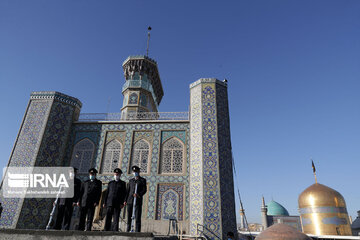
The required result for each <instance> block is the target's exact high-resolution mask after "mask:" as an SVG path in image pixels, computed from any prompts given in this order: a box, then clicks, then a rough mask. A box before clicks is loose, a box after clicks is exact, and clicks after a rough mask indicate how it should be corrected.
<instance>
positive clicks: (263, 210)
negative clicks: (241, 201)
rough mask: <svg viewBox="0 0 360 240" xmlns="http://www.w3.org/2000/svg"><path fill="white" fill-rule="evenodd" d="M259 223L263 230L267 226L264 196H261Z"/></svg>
mask: <svg viewBox="0 0 360 240" xmlns="http://www.w3.org/2000/svg"><path fill="white" fill-rule="evenodd" d="M261 223H262V225H263V228H264V230H265V229H266V228H267V227H268V222H267V207H266V205H265V199H264V196H263V197H262V204H261Z"/></svg>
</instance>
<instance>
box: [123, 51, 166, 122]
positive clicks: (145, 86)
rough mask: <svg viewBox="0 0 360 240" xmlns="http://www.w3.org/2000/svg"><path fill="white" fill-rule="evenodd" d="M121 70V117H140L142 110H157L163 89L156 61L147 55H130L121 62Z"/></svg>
mask: <svg viewBox="0 0 360 240" xmlns="http://www.w3.org/2000/svg"><path fill="white" fill-rule="evenodd" d="M123 70H124V76H125V84H124V86H123V88H122V94H123V96H124V102H123V107H122V108H121V113H122V118H123V119H124V118H125V119H139V118H140V119H141V118H142V117H143V113H144V112H155V113H156V112H158V106H159V104H160V102H161V99H162V97H163V96H164V91H163V88H162V85H161V80H160V75H159V71H158V67H157V63H156V62H155V61H154V60H153V59H151V58H149V57H147V56H143V55H140V56H130V57H128V58H127V59H126V60H125V61H124V63H123Z"/></svg>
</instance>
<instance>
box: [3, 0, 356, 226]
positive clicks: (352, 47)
mask: <svg viewBox="0 0 360 240" xmlns="http://www.w3.org/2000/svg"><path fill="white" fill-rule="evenodd" d="M359 13H360V1H358V0H353V1H351V0H347V1H343V0H338V1H331V0H324V1H319V0H317V1H314V0H301V1H300V0H298V1H288V0H283V1H280V0H272V1H269V0H263V1H260V0H258V1H257V0H248V1H244V0H242V1H240V0H239V1H216V2H215V1H213V2H211V1H168V0H161V1H160V0H157V1H145V0H144V1H133V0H132V1H118V0H107V1H92V0H61V1H60V0H59V1H47V0H42V1H37V0H31V1H28V0H24V1H20V0H2V1H1V2H0V81H1V85H0V86H1V94H0V113H1V125H0V127H1V128H0V132H1V134H0V167H3V166H5V165H6V163H7V161H8V159H9V156H10V153H11V149H12V147H13V144H14V141H15V138H16V136H17V133H18V130H19V127H20V124H21V120H22V117H23V115H24V112H25V109H26V106H27V103H28V100H29V95H30V92H31V91H60V92H63V93H65V94H69V95H71V96H74V97H77V98H79V99H80V100H81V101H82V103H83V108H82V112H106V111H107V109H109V111H110V112H119V111H120V108H121V105H122V95H121V87H122V84H123V82H124V79H123V72H122V68H121V64H122V62H123V60H125V59H126V57H127V56H128V55H133V54H144V53H145V51H146V34H147V31H146V29H147V27H148V25H151V26H152V28H153V30H152V38H151V43H150V45H151V47H150V56H151V57H152V58H154V59H156V60H157V61H158V65H159V70H160V75H161V80H162V83H163V87H164V91H165V96H164V98H163V101H162V103H161V105H160V111H163V112H165V111H187V110H188V105H189V84H190V83H192V82H194V81H196V80H197V79H199V78H201V77H216V78H218V79H224V78H227V79H228V81H229V103H230V114H231V137H232V146H233V153H234V157H235V161H236V167H237V169H238V173H239V177H238V179H236V185H237V186H238V187H239V189H240V191H241V194H242V199H243V203H244V207H245V211H246V213H247V216H248V219H249V221H250V222H254V221H256V222H260V204H261V196H262V195H264V197H265V199H266V200H267V201H270V200H271V199H272V198H273V199H274V200H276V201H278V202H279V203H281V204H283V205H284V206H285V207H286V208H287V209H288V210H289V212H290V214H297V198H298V195H299V194H300V193H301V192H302V191H303V190H304V189H305V188H306V187H307V186H309V185H311V184H312V183H313V182H314V178H313V175H312V169H311V162H310V158H311V157H312V158H313V159H314V161H315V163H316V167H317V170H318V180H319V182H320V183H323V184H326V185H328V186H330V187H332V188H334V189H336V190H338V191H339V192H341V193H342V194H343V196H344V197H345V199H346V201H347V205H348V211H349V214H350V215H351V216H353V217H355V216H356V211H357V210H360V204H359V203H360V191H359V190H358V185H359V184H358V183H359V169H360V147H359V144H360V94H359V92H360V91H359V90H360V89H359V88H360V81H359V77H360V14H359ZM109 99H110V105H109V107H108V101H109ZM237 203H238V202H237Z"/></svg>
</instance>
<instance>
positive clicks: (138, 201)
mask: <svg viewBox="0 0 360 240" xmlns="http://www.w3.org/2000/svg"><path fill="white" fill-rule="evenodd" d="M131 169H132V171H133V174H134V178H132V179H130V180H129V183H128V184H127V186H126V183H125V182H124V181H122V180H121V179H120V176H121V174H122V171H121V169H120V168H116V169H114V180H112V181H110V182H109V183H108V188H107V191H106V193H105V196H104V201H103V207H104V209H105V208H106V220H105V226H104V231H118V230H119V218H120V212H121V209H122V208H123V207H124V206H127V215H128V217H127V229H126V230H127V232H130V230H132V229H131V225H132V221H133V220H135V222H136V225H135V232H140V230H141V210H142V199H143V196H144V194H145V193H146V179H145V178H142V177H140V168H139V167H138V166H133V167H132V168H131ZM76 172H77V169H76V168H74V173H75V175H74V176H72V177H74V197H73V198H63V199H60V200H59V204H58V208H57V209H58V214H57V218H56V221H55V226H54V229H58V230H60V229H64V230H69V228H70V223H71V216H72V212H73V207H74V206H76V205H77V206H79V207H80V221H79V226H78V230H81V231H84V230H85V231H91V227H92V222H93V219H94V213H95V208H96V207H97V206H98V205H99V201H100V197H101V193H102V182H101V181H100V180H98V179H97V178H96V174H97V170H96V169H95V168H91V169H89V179H88V180H86V181H85V182H83V183H82V182H81V181H80V179H78V178H76ZM134 199H135V201H134ZM133 215H134V217H135V219H133ZM86 219H87V220H86ZM85 221H86V224H85ZM85 225H86V226H85Z"/></svg>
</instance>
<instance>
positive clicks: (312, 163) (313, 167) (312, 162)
mask: <svg viewBox="0 0 360 240" xmlns="http://www.w3.org/2000/svg"><path fill="white" fill-rule="evenodd" d="M311 165H312V169H313V173H314V177H315V183H317V178H316V168H315V164H314V161H313V160H312V159H311Z"/></svg>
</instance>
